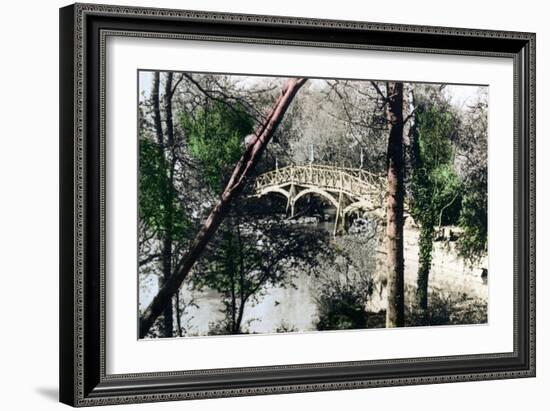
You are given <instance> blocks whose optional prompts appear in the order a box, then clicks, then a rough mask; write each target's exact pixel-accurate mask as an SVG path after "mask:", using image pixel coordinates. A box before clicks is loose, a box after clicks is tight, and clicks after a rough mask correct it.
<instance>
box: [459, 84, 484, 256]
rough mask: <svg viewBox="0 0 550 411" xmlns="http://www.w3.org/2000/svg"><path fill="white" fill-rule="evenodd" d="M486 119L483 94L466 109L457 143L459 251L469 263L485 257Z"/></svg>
mask: <svg viewBox="0 0 550 411" xmlns="http://www.w3.org/2000/svg"><path fill="white" fill-rule="evenodd" d="M487 120H488V116H487V94H486V92H485V93H480V95H479V97H478V100H477V101H476V102H475V104H473V105H472V106H470V107H469V109H468V111H467V113H466V115H465V118H464V120H463V124H462V127H461V132H460V138H459V141H458V157H459V160H460V163H459V165H460V167H459V169H460V172H461V180H462V183H463V197H462V208H461V211H460V218H459V221H458V224H459V226H460V228H462V230H463V232H462V235H461V236H460V238H459V240H458V251H459V253H460V255H461V256H462V257H464V258H465V259H466V260H468V261H469V262H470V263H471V264H474V263H477V262H479V261H480V259H481V258H482V257H483V256H485V255H487Z"/></svg>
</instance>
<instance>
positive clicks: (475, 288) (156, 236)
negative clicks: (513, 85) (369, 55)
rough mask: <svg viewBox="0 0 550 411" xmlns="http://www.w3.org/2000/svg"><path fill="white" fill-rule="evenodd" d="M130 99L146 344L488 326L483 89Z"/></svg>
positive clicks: (242, 80)
mask: <svg viewBox="0 0 550 411" xmlns="http://www.w3.org/2000/svg"><path fill="white" fill-rule="evenodd" d="M137 88H138V89H137V95H138V98H137V108H136V109H137V110H138V135H137V136H136V139H137V142H136V144H137V145H138V181H137V185H138V198H137V208H138V212H137V215H138V221H137V222H136V224H137V232H138V236H137V240H138V244H137V245H136V247H137V250H138V252H137V255H138V261H137V267H138V270H137V271H138V272H137V273H136V275H137V276H138V288H139V289H138V290H137V292H138V307H136V311H137V318H136V321H137V322H138V324H139V326H138V333H139V336H138V338H139V339H155V338H177V337H180V338H191V337H210V336H220V335H247V334H273V333H296V332H325V331H344V330H346V332H347V331H348V330H349V331H350V332H352V331H353V330H355V331H356V330H365V329H375V328H395V327H419V326H421V327H435V326H456V325H462V326H465V325H467V326H478V325H487V324H488V301H489V293H488V283H489V281H491V276H492V275H493V273H492V272H491V271H490V270H489V261H488V241H489V238H488V227H487V225H488V223H487V221H488V218H487V214H488V205H487V204H488V195H487V189H488V173H487V170H488V159H487V152H488V106H489V104H490V98H489V97H490V88H489V86H488V85H486V84H485V85H484V84H442V83H420V82H410V81H406V80H386V79H384V80H380V79H345V78H306V77H287V76H282V77H278V76H267V75H257V74H242V73H206V72H188V71H159V70H146V69H140V70H139V71H138V84H137ZM128 103H129V104H135V103H134V102H128Z"/></svg>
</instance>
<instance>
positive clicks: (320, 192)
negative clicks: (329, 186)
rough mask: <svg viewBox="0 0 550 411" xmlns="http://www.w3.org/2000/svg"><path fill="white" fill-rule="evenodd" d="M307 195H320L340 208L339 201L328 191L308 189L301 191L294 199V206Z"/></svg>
mask: <svg viewBox="0 0 550 411" xmlns="http://www.w3.org/2000/svg"><path fill="white" fill-rule="evenodd" d="M307 194H318V195H320V196H321V197H324V198H326V199H327V200H328V201H330V202H331V204H332V205H333V206H334V207H335V208H336V209H337V208H338V200H337V199H336V198H334V196H333V195H331V194H330V193H329V192H328V191H325V190H322V189H320V188H306V189H305V190H302V191H300V192H299V193H298V194H296V196H295V197H294V198H292V204H296V202H297V201H298V200H299V199H300V198H302V197H303V196H305V195H307Z"/></svg>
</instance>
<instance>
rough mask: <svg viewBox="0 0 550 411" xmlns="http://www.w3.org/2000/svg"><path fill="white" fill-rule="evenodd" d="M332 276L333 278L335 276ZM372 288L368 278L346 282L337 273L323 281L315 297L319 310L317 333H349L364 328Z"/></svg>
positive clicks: (360, 276) (347, 278) (353, 277)
mask: <svg viewBox="0 0 550 411" xmlns="http://www.w3.org/2000/svg"><path fill="white" fill-rule="evenodd" d="M334 275H335V276H334ZM373 287H374V284H373V281H372V278H371V277H370V276H363V275H357V276H352V277H348V275H346V276H345V278H342V277H341V276H340V273H333V276H329V277H327V278H324V280H323V283H322V286H321V288H320V290H319V295H318V297H316V303H317V308H318V310H319V321H318V322H317V329H318V330H349V329H357V328H367V312H366V310H365V307H366V304H367V301H368V299H369V298H370V296H371V295H372V293H373V290H374V288H373Z"/></svg>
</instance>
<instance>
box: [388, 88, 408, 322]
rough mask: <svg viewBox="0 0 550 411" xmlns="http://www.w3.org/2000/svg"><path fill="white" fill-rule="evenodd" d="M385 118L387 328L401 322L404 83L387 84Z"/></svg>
mask: <svg viewBox="0 0 550 411" xmlns="http://www.w3.org/2000/svg"><path fill="white" fill-rule="evenodd" d="M386 93H387V96H386V99H387V104H386V120H387V124H388V130H389V138H388V154H387V173H388V174H387V179H388V188H387V190H388V191H387V199H386V213H387V226H386V236H387V252H388V256H387V258H388V261H387V269H388V310H387V312H386V326H387V327H402V326H403V325H404V301H405V296H404V268H405V264H404V257H403V201H404V194H405V188H404V167H405V165H404V160H403V83H401V82H387V83H386Z"/></svg>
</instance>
